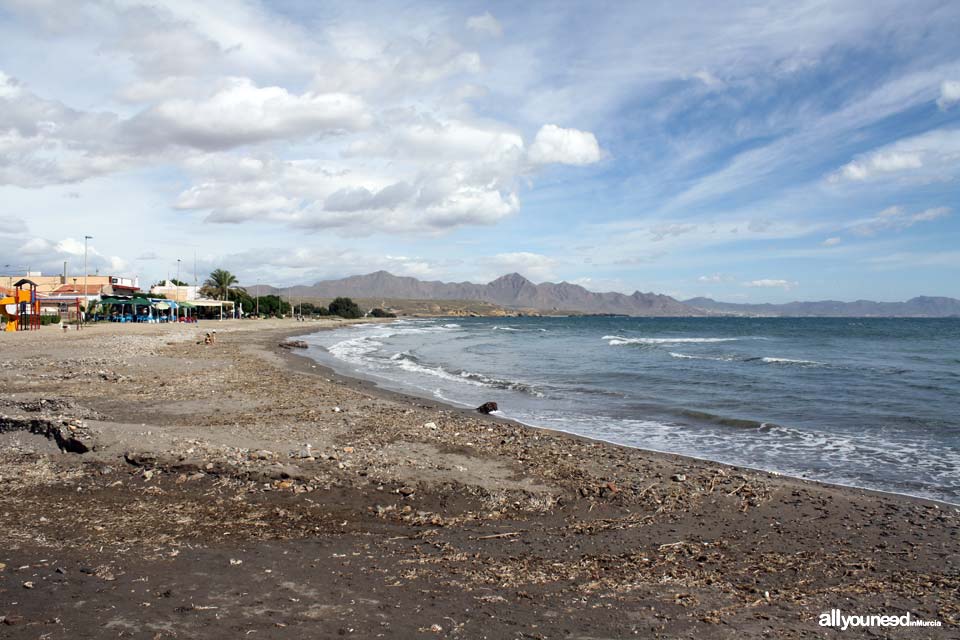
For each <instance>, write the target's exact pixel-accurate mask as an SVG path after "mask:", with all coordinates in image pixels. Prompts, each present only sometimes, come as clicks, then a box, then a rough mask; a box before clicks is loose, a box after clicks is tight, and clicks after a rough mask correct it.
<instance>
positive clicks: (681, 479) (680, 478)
mask: <svg viewBox="0 0 960 640" xmlns="http://www.w3.org/2000/svg"><path fill="white" fill-rule="evenodd" d="M670 479H671V480H673V481H674V482H686V481H687V476H685V475H684V474H682V473H675V474H673V475H672V476H670Z"/></svg>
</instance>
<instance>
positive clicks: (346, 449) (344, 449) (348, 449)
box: [343, 447, 354, 453]
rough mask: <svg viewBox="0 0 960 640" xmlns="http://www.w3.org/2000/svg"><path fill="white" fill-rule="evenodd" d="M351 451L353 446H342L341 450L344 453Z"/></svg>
mask: <svg viewBox="0 0 960 640" xmlns="http://www.w3.org/2000/svg"><path fill="white" fill-rule="evenodd" d="M353 451H354V449H353V447H344V448H343V452H344V453H353Z"/></svg>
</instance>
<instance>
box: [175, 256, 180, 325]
mask: <svg viewBox="0 0 960 640" xmlns="http://www.w3.org/2000/svg"><path fill="white" fill-rule="evenodd" d="M176 317H177V320H178V321H179V319H180V258H177V315H176Z"/></svg>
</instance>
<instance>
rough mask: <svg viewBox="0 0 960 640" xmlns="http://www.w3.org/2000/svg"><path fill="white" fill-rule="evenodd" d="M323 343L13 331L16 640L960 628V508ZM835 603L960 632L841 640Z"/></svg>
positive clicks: (10, 443)
mask: <svg viewBox="0 0 960 640" xmlns="http://www.w3.org/2000/svg"><path fill="white" fill-rule="evenodd" d="M317 326H318V325H315V324H312V323H311V324H307V325H303V324H294V323H292V322H290V321H287V322H279V321H277V322H255V321H246V322H233V323H219V324H215V323H210V324H208V325H205V326H203V327H202V328H201V329H200V330H199V331H198V330H197V329H196V328H184V327H164V326H149V325H148V326H143V325H141V326H127V325H124V326H109V327H96V328H92V329H89V330H87V331H84V332H71V333H69V334H60V333H57V332H55V331H54V330H52V329H51V330H45V331H41V332H38V333H36V334H33V335H28V334H18V335H13V336H10V335H0V385H2V386H0V389H2V392H0V431H3V432H4V433H2V434H0V536H2V539H3V541H4V544H3V546H2V547H0V565H2V568H0V618H2V622H0V638H118V637H123V638H150V639H161V638H327V637H355V638H376V637H384V638H416V637H423V638H432V637H436V638H583V639H586V638H623V637H665V638H698V639H709V638H756V637H771V638H807V637H809V638H821V637H834V636H836V637H841V636H842V637H903V638H955V637H960V627H958V626H957V625H958V623H960V553H958V551H960V532H958V523H960V511H958V510H957V508H956V507H953V506H950V505H944V504H937V503H933V502H929V501H924V500H917V499H912V498H906V497H901V496H893V495H886V494H878V493H873V492H868V491H861V490H855V489H848V488H842V487H834V486H827V485H820V484H817V483H813V482H806V481H801V480H795V479H790V478H783V477H779V476H775V475H771V474H765V473H759V472H753V471H747V470H743V469H738V468H733V467H728V466H724V465H719V464H713V463H709V462H703V461H697V460H692V459H688V458H683V457H679V456H671V455H663V454H656V453H650V452H645V451H640V450H636V449H629V448H625V447H618V446H614V445H610V444H605V443H598V442H594V441H591V440H588V439H585V438H578V437H574V436H570V435H566V434H559V433H555V432H550V431H545V430H538V429H532V428H529V427H523V426H520V425H516V424H513V423H510V422H507V421H503V420H496V419H492V418H488V417H484V416H480V415H477V414H472V413H470V412H465V411H460V410H456V409H452V408H449V407H445V406H442V405H437V404H435V403H432V402H429V401H424V400H419V399H414V398H408V397H405V396H402V395H399V394H394V393H390V392H386V391H383V390H379V389H376V388H375V387H373V386H372V385H370V384H369V383H363V382H360V381H355V380H348V379H343V378H340V377H338V376H335V375H333V374H332V373H331V372H330V371H328V370H326V369H324V368H323V367H320V366H318V365H315V364H313V363H312V362H311V361H309V360H307V359H305V358H302V357H299V356H296V355H294V354H291V353H289V352H287V351H285V350H282V349H278V348H277V344H278V343H279V342H281V341H282V340H283V339H284V337H285V336H289V335H295V334H296V333H302V332H304V331H305V330H309V329H314V328H316V327H317ZM211 328H217V329H218V335H219V338H218V341H217V344H216V345H210V346H205V345H198V344H196V342H197V339H198V335H202V332H203V331H206V330H209V329H211ZM490 399H491V400H496V399H497V398H496V397H493V396H492V397H491V398H490ZM430 423H432V424H430ZM58 442H59V445H60V446H61V447H65V448H68V449H72V450H74V451H81V450H84V449H88V451H86V452H84V453H61V452H60V449H59V448H58V447H57V443H58ZM306 443H309V444H310V445H311V448H310V449H309V451H308V450H306V448H305V447H304V445H305V444H306ZM833 608H839V609H841V610H842V611H843V612H844V613H845V614H886V615H902V614H903V613H906V612H907V611H909V612H911V614H912V615H913V617H914V618H920V619H938V620H940V621H941V622H942V623H943V626H942V627H940V628H910V629H883V628H873V629H870V630H857V629H852V630H848V631H845V632H840V631H835V630H831V629H824V628H822V627H819V626H818V624H817V619H818V617H819V614H820V613H822V612H826V611H829V610H830V609H833Z"/></svg>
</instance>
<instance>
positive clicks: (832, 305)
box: [248, 271, 960, 318]
mask: <svg viewBox="0 0 960 640" xmlns="http://www.w3.org/2000/svg"><path fill="white" fill-rule="evenodd" d="M248 292H249V293H251V294H252V295H270V294H273V295H276V294H282V295H284V296H286V295H292V296H296V297H301V298H335V297H337V296H349V297H352V298H360V299H370V300H389V299H393V300H447V301H452V300H462V301H478V302H486V303H490V304H495V305H500V306H502V307H507V308H510V309H524V310H537V311H543V312H551V311H553V312H565V311H569V312H577V313H612V314H623V315H630V316H716V315H733V316H790V317H805V316H807V317H871V316H873V317H918V318H943V317H951V316H957V317H960V300H956V299H954V298H943V297H928V296H921V297H918V298H912V299H910V300H907V301H906V302H873V301H871V300H857V301H855V302H839V301H836V300H821V301H818V302H788V303H786V304H739V303H734V302H720V301H717V300H713V299H711V298H691V299H689V300H684V301H682V302H681V301H678V300H675V299H674V298H671V297H670V296H665V295H661V294H656V293H641V292H639V291H636V292H634V293H633V294H631V295H626V294H623V293H596V292H593V291H588V290H587V289H584V288H583V287H581V286H580V285H576V284H570V283H569V282H560V283H553V282H544V283H542V284H534V283H532V282H530V281H529V280H527V279H526V278H524V277H523V276H521V275H520V274H519V273H510V274H507V275H505V276H501V277H499V278H497V279H496V280H494V281H493V282H488V283H487V284H474V283H472V282H439V281H435V280H434V281H424V280H418V279H416V278H410V277H404V276H395V275H393V274H391V273H388V272H386V271H376V272H374V273H368V274H366V275H362V276H350V277H349V278H342V279H340V280H325V281H322V282H317V283H316V284H313V285H311V286H296V287H288V288H284V289H278V288H275V287H271V286H267V285H259V286H257V287H250V288H249V289H248Z"/></svg>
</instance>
